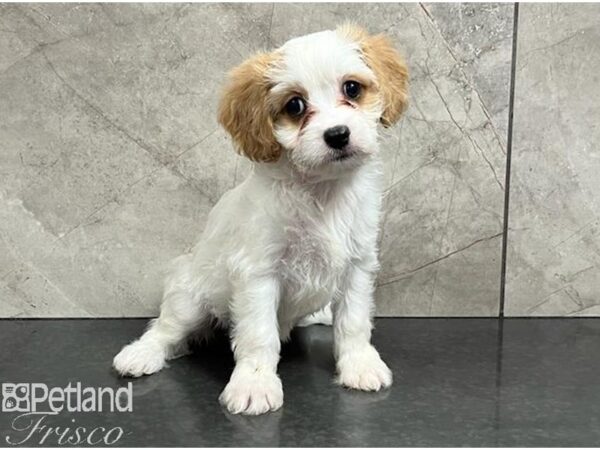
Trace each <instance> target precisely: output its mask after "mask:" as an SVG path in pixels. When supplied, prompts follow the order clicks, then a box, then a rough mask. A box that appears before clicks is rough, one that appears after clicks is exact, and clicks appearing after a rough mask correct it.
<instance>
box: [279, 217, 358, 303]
mask: <svg viewBox="0 0 600 450" xmlns="http://www.w3.org/2000/svg"><path fill="white" fill-rule="evenodd" d="M346 228H347V225H345V226H342V224H339V223H336V221H335V220H334V219H333V218H332V216H327V215H323V216H319V215H317V216H315V217H304V218H302V217H296V218H294V219H293V220H291V221H290V222H289V223H288V224H287V225H286V227H285V230H284V234H285V250H284V252H283V257H282V260H281V263H282V264H281V268H282V276H283V281H284V283H285V287H286V291H287V293H288V295H291V296H292V297H294V296H296V297H302V298H304V297H314V296H321V295H323V296H326V297H327V296H331V295H333V292H335V290H336V288H337V286H338V284H339V282H340V280H341V278H342V276H343V274H344V271H345V269H346V267H347V265H348V262H349V260H350V251H349V245H348V241H349V230H347V229H346Z"/></svg>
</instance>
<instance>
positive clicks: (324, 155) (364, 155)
mask: <svg viewBox="0 0 600 450" xmlns="http://www.w3.org/2000/svg"><path fill="white" fill-rule="evenodd" d="M407 78H408V74H407V68H406V66H405V64H404V62H403V60H402V58H401V57H400V56H399V54H398V53H397V52H396V51H395V50H394V48H393V46H392V45H391V44H390V42H389V41H388V40H387V39H386V38H385V37H384V36H382V35H376V36H372V35H369V34H368V33H367V32H366V31H364V30H363V29H361V28H359V27H356V26H353V25H345V26H342V27H339V28H338V29H336V30H334V31H323V32H320V33H314V34H310V35H307V36H303V37H299V38H295V39H292V40H290V41H288V42H287V43H286V44H284V45H283V46H282V47H280V48H279V49H277V50H275V51H272V52H270V53H260V54H257V55H255V56H253V57H251V58H250V59H248V60H247V61H245V62H244V63H242V64H241V65H240V66H239V67H237V68H235V69H233V71H232V72H231V73H230V76H229V81H228V83H227V84H226V87H225V89H224V93H223V95H222V100H221V103H220V107H219V122H220V124H221V125H222V126H223V127H224V128H225V130H227V131H228V132H229V133H230V134H231V136H232V138H233V141H234V143H235V144H236V146H237V148H238V149H239V152H240V153H241V154H242V155H244V156H246V157H248V158H249V159H251V160H252V161H254V164H253V171H252V173H251V174H250V175H249V177H248V178H247V179H246V180H245V181H244V182H243V183H242V184H240V185H239V186H237V187H236V188H234V189H232V190H231V191H229V192H227V193H226V194H225V195H223V197H222V198H221V199H220V201H219V202H218V203H217V204H216V205H215V207H214V209H213V210H212V211H211V213H210V215H209V217H208V221H207V224H206V229H205V230H204V233H203V235H202V237H201V239H200V242H198V244H197V245H196V246H195V247H194V249H193V251H192V252H191V253H189V254H186V255H183V256H180V257H178V258H177V259H175V261H174V262H173V265H172V270H171V272H170V274H169V275H168V277H167V279H166V282H165V288H164V298H163V303H162V306H161V311H160V316H159V317H158V319H155V320H154V321H152V322H151V324H150V326H149V327H148V329H147V331H146V332H145V333H144V334H143V336H142V337H141V338H140V339H138V340H136V341H134V342H133V343H131V344H129V345H127V346H126V347H124V348H123V349H122V350H121V352H120V353H119V354H118V355H117V356H116V357H115V358H114V361H113V365H114V368H115V369H116V370H117V371H118V372H119V373H121V374H123V375H129V376H136V377H137V376H141V375H146V374H151V373H154V372H157V371H159V370H160V369H161V368H163V367H164V366H165V361H166V360H168V359H170V358H174V357H176V356H178V355H180V354H182V353H183V352H184V351H185V346H186V341H187V340H188V338H189V336H190V335H191V334H192V333H197V332H198V331H208V330H209V329H210V328H211V327H213V326H214V325H215V324H218V325H222V326H227V327H229V329H230V335H231V345H232V348H233V352H234V356H235V361H236V366H235V369H234V371H233V374H232V375H231V379H230V380H229V383H228V384H227V386H226V387H225V389H224V391H223V392H222V394H221V396H220V401H221V403H222V404H223V405H224V406H225V407H226V408H227V409H228V410H229V411H230V412H231V413H234V414H235V413H243V414H262V413H266V412H268V411H273V410H276V409H278V408H280V407H281V405H282V404H283V390H282V386H281V381H280V379H279V377H278V375H277V363H278V361H279V351H280V346H281V344H280V343H281V341H282V340H285V339H286V338H287V337H288V336H289V334H290V331H291V330H292V328H294V326H296V325H298V324H299V323H300V322H301V321H303V320H304V323H306V322H307V319H306V318H307V316H310V315H312V314H315V313H317V320H325V321H327V320H328V317H327V315H328V311H330V312H331V313H332V314H333V332H334V342H335V344H334V354H335V357H336V361H337V381H338V383H339V384H341V385H343V386H346V387H348V388H354V389H360V390H365V391H377V390H379V389H382V388H386V387H388V386H390V384H391V383H392V373H391V371H390V369H389V368H388V367H387V366H386V364H385V363H384V362H383V361H382V360H381V358H380V356H379V354H378V352H377V350H375V348H374V347H373V346H372V345H371V343H370V339H371V328H372V322H371V318H372V315H373V309H374V303H373V291H374V281H375V276H376V271H377V269H378V261H377V234H378V227H379V216H380V211H381V197H382V191H381V186H380V178H381V162H380V159H379V156H378V143H377V137H378V126H379V125H380V124H381V125H383V126H390V125H391V124H393V123H395V122H396V121H397V120H398V119H399V118H400V115H401V113H402V111H403V110H404V109H405V107H406V102H407ZM329 308H330V309H329ZM319 316H320V317H319ZM310 320H311V319H310V318H309V319H308V322H310Z"/></svg>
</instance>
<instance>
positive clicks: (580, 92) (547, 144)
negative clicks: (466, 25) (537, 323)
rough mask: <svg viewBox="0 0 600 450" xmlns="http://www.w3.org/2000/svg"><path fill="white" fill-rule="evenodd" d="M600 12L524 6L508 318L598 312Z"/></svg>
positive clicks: (579, 7) (583, 7)
mask: <svg viewBox="0 0 600 450" xmlns="http://www.w3.org/2000/svg"><path fill="white" fill-rule="evenodd" d="M599 20H600V6H599V5H582V4H578V5H575V4H570V5H566V4H564V5H558V4H552V5H551V4H536V5H533V4H523V5H521V9H520V15H519V30H518V33H519V34H518V35H519V39H518V54H517V66H516V80H515V86H516V91H515V110H514V138H513V139H514V140H513V152H512V170H511V180H512V181H511V193H510V216H509V217H510V219H509V226H510V231H509V240H508V243H509V247H508V250H509V251H508V259H507V284H506V314H507V315H511V316H529V315H534V316H547V315H551V316H558V315H598V314H600V269H599V268H600V197H599V196H598V190H599V189H600V181H599V180H600V178H599V177H598V173H599V171H600V149H599V147H598V142H600V128H599V127H598V122H599V121H600V84H599V78H598V73H599V71H600V28H599V27H598V21H599Z"/></svg>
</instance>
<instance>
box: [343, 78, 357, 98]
mask: <svg viewBox="0 0 600 450" xmlns="http://www.w3.org/2000/svg"><path fill="white" fill-rule="evenodd" d="M343 89H344V95H345V96H346V97H348V98H350V99H355V98H358V96H359V95H360V91H361V89H362V86H361V85H360V83H358V82H356V81H353V80H348V81H346V82H345V83H344V86H343Z"/></svg>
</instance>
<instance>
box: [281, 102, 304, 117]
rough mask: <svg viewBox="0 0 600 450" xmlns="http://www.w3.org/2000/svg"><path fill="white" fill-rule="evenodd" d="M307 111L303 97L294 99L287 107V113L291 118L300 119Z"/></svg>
mask: <svg viewBox="0 0 600 450" xmlns="http://www.w3.org/2000/svg"><path fill="white" fill-rule="evenodd" d="M304 111H306V103H304V99H302V98H301V97H294V98H293V99H291V100H290V101H289V102H287V103H286V105H285V112H286V113H288V114H289V115H290V116H291V117H300V116H301V115H302V114H304Z"/></svg>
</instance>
